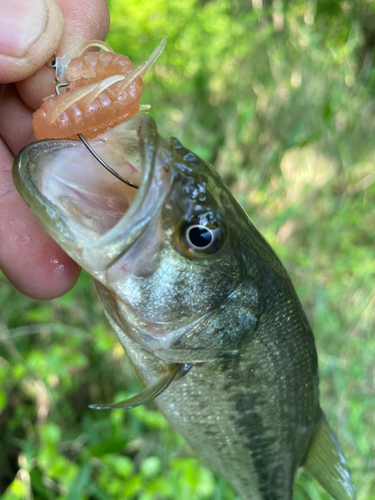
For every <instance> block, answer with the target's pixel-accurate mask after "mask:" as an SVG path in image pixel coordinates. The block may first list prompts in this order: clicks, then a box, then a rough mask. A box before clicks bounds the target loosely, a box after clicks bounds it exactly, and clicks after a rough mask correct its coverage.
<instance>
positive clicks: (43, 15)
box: [0, 0, 48, 57]
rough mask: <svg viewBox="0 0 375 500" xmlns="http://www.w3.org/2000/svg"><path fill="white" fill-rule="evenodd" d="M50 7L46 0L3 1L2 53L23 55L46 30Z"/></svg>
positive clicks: (0, 33) (0, 46)
mask: <svg viewBox="0 0 375 500" xmlns="http://www.w3.org/2000/svg"><path fill="white" fill-rule="evenodd" d="M47 18H48V9H47V6H46V4H45V2H44V0H17V1H14V0H8V1H4V2H2V5H1V16H0V54H4V55H7V56H11V57H22V56H24V55H25V54H26V52H27V50H28V48H29V47H30V45H31V44H32V43H33V42H34V41H35V40H36V39H37V38H38V37H39V36H40V34H41V33H42V32H43V31H44V29H45V27H46V24H47Z"/></svg>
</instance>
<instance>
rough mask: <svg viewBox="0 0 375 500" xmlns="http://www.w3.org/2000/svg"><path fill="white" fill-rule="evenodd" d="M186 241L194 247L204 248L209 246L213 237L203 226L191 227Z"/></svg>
mask: <svg viewBox="0 0 375 500" xmlns="http://www.w3.org/2000/svg"><path fill="white" fill-rule="evenodd" d="M187 239H188V241H189V242H190V243H191V244H192V245H194V246H195V247H197V248H205V247H208V246H209V245H210V244H211V242H212V239H213V235H212V232H211V231H209V230H208V229H206V228H205V227H203V226H193V227H191V228H190V229H189V230H188V234H187Z"/></svg>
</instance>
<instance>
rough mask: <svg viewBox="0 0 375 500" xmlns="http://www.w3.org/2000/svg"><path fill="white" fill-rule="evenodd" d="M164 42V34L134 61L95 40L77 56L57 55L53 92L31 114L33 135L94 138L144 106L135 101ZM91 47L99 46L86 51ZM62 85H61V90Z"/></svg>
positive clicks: (44, 137)
mask: <svg viewBox="0 0 375 500" xmlns="http://www.w3.org/2000/svg"><path fill="white" fill-rule="evenodd" d="M165 43H166V39H164V40H163V41H162V42H161V43H160V44H159V45H158V47H157V48H156V49H155V50H154V52H153V53H152V54H151V56H150V57H149V58H148V59H147V61H145V62H143V63H141V64H140V65H139V66H137V67H135V66H134V65H133V63H132V62H131V61H130V59H129V58H128V57H127V56H124V55H122V54H115V53H114V51H113V50H112V48H111V47H110V46H109V45H107V44H106V43H104V42H101V41H97V40H92V41H89V42H86V43H85V44H83V45H82V47H81V49H80V51H79V57H76V58H74V59H71V60H70V58H69V57H67V56H63V57H61V58H60V57H57V58H56V61H55V64H54V65H53V67H55V69H56V81H57V86H56V94H57V95H54V96H51V97H48V98H47V99H46V100H45V101H44V103H43V104H42V106H41V107H40V108H39V109H38V110H37V111H36V112H35V113H34V115H33V129H34V134H35V137H36V139H37V140H42V139H77V134H81V135H84V137H85V138H87V139H92V138H94V137H96V136H98V135H100V134H102V133H103V132H105V131H106V130H107V129H108V128H113V127H115V126H116V125H118V124H119V123H122V122H123V121H125V120H128V119H129V118H132V117H133V116H135V115H136V114H137V113H138V111H139V110H140V109H148V108H149V106H140V105H139V101H140V98H141V95H142V78H143V76H144V75H145V74H146V73H147V71H148V70H149V69H150V68H151V66H152V65H153V64H154V62H155V61H156V59H157V58H158V57H159V55H160V54H161V52H162V51H163V49H164V46H165ZM92 47H95V48H100V49H103V52H87V50H88V49H89V48H92ZM62 87H64V88H65V89H64V90H65V91H64V92H63V93H60V89H61V88H62Z"/></svg>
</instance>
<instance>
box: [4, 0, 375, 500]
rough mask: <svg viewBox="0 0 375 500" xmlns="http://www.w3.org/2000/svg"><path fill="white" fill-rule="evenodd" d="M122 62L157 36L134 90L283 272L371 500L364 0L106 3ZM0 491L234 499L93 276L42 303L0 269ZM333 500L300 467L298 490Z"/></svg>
mask: <svg viewBox="0 0 375 500" xmlns="http://www.w3.org/2000/svg"><path fill="white" fill-rule="evenodd" d="M110 9H111V14H112V27H111V32H110V35H109V38H108V41H109V43H110V44H111V45H112V46H113V47H114V48H115V50H116V51H117V52H122V53H126V54H128V55H129V56H130V57H131V59H132V60H133V61H134V62H136V63H137V62H141V61H143V60H145V59H146V58H147V56H148V55H149V54H150V53H151V51H152V50H153V48H154V47H155V46H156V45H157V43H159V41H160V40H161V39H162V38H163V37H165V36H168V44H167V47H166V49H165V51H164V54H163V55H162V56H161V58H160V60H159V61H158V63H157V65H156V67H155V70H154V72H153V73H152V74H151V75H150V76H148V77H147V79H146V85H145V92H144V97H143V99H142V101H143V103H150V104H151V105H152V110H151V113H152V115H153V116H154V118H155V119H156V122H157V123H158V127H159V130H160V131H161V133H162V134H163V135H166V136H167V135H175V136H176V137H178V138H179V139H180V140H181V141H182V142H183V143H184V144H185V146H187V147H188V148H190V149H192V150H194V151H195V152H196V153H198V154H199V155H201V156H202V157H204V158H205V159H207V160H209V161H211V162H212V163H213V164H214V165H215V167H216V168H217V169H218V170H219V172H220V173H221V174H222V176H223V177H224V179H225V180H226V182H227V183H228V184H229V185H230V187H231V188H232V190H233V192H234V193H235V194H236V196H237V198H238V199H239V200H240V202H241V203H242V204H243V205H244V207H245V208H246V210H247V212H248V213H249V215H250V217H251V218H252V219H253V221H254V222H255V224H256V225H257V226H258V228H259V229H260V230H261V231H262V232H263V234H264V235H265V236H266V237H267V239H268V240H269V241H270V242H271V244H272V245H273V246H274V248H275V249H276V251H277V253H278V254H279V256H280V257H281V258H282V260H283V262H284V264H285V266H286V267H287V269H288V270H289V272H290V274H291V276H292V278H293V281H294V283H295V285H296V287H297V290H298V293H299V296H300V297H301V300H302V302H303V304H304V307H305V309H306V311H307V314H308V316H309V319H310V321H311V323H312V326H313V329H314V332H315V337H316V344H317V348H318V352H319V361H320V378H321V385H320V388H321V400H322V406H323V408H324V410H325V412H326V414H327V416H328V419H329V421H330V423H331V425H332V427H333V428H334V429H335V431H336V432H337V433H338V436H339V439H340V442H341V444H342V447H343V449H344V451H345V453H346V456H347V458H348V461H349V463H350V465H351V468H352V471H353V477H354V480H355V482H356V485H357V488H358V498H359V500H365V499H366V500H374V499H375V448H374V446H375V362H374V360H375V336H374V323H375V314H374V311H375V310H374V305H375V295H374V275H375V264H374V262H375V249H374V232H375V171H374V166H373V164H374V153H375V147H374V141H373V138H374V135H375V122H374V116H375V113H374V107H375V106H374V102H375V101H374V88H375V86H374V83H375V70H374V63H373V57H374V44H375V2H374V1H373V0H345V1H342V2H340V1H337V0H308V1H306V0H289V1H288V0H284V1H283V0H273V1H272V2H271V1H270V0H252V2H250V1H249V0H247V1H246V0H242V1H241V0H233V1H229V0H216V1H205V0H184V1H183V2H181V1H177V0H169V1H165V0H147V1H145V0H143V1H140V0H138V1H136V0H133V1H132V2H128V1H125V0H112V1H111V2H110ZM0 304H1V313H0V336H1V342H0V411H1V413H0V436H1V441H0V488H1V490H0V491H1V492H2V497H1V498H2V499H4V500H20V499H28V500H31V499H32V498H34V499H40V500H50V499H61V500H76V499H87V500H89V499H90V500H120V499H125V498H126V499H131V500H151V499H152V500H155V499H157V500H169V499H176V498H177V499H179V500H184V499H189V500H203V499H213V500H224V499H225V500H231V499H232V500H233V499H235V498H236V495H235V493H234V492H233V491H232V489H231V488H230V487H229V486H228V485H227V484H226V483H225V482H224V481H223V479H221V478H220V477H218V476H217V475H216V474H215V473H214V472H212V471H211V470H210V469H209V468H208V467H207V466H206V465H205V464H204V463H202V462H200V461H197V460H194V459H185V458H180V456H181V455H182V453H180V451H179V449H180V447H181V445H182V439H181V438H180V437H179V436H177V435H176V434H175V433H174V432H173V430H171V429H170V427H169V426H168V424H167V423H166V422H165V421H164V419H163V417H162V416H161V415H160V414H159V413H158V412H157V411H156V407H155V406H154V405H153V404H149V405H147V408H144V407H140V408H137V409H135V410H132V411H130V412H126V411H113V412H95V411H93V410H88V409H87V404H89V403H90V402H93V401H97V400H103V401H112V400H114V399H115V398H124V397H126V396H129V395H130V394H133V393H135V392H136V391H138V390H139V388H140V386H139V382H138V381H137V379H136V377H135V375H134V374H133V371H132V369H131V367H130V366H129V365H128V364H127V362H126V360H125V356H124V354H123V352H122V350H121V348H120V347H119V345H118V343H117V341H116V340H115V338H114V335H113V334H112V333H111V332H110V329H109V327H108V325H107V323H106V321H105V319H104V316H103V312H102V308H101V305H100V303H99V301H98V299H97V298H96V295H95V292H94V290H93V286H92V283H91V280H90V278H89V277H88V276H87V275H82V276H81V279H80V281H79V283H78V285H77V286H76V287H75V289H74V290H73V291H72V292H70V293H69V294H67V295H66V296H65V297H62V298H61V299H59V300H55V301H53V302H36V301H33V300H31V299H28V298H26V297H24V296H22V295H21V294H19V293H18V292H16V291H15V290H14V289H12V287H11V286H10V285H9V284H8V283H7V281H6V280H5V278H4V277H0ZM308 499H309V500H318V499H322V500H328V496H327V494H325V493H324V492H323V491H322V489H321V488H320V487H319V485H317V483H316V482H315V481H313V480H312V479H311V478H310V477H309V476H308V475H307V474H306V473H304V472H301V473H300V474H299V476H298V478H297V482H296V489H295V500H308Z"/></svg>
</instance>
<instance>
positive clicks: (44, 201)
mask: <svg viewBox="0 0 375 500" xmlns="http://www.w3.org/2000/svg"><path fill="white" fill-rule="evenodd" d="M164 142H165V141H164V140H163V139H161V138H160V137H159V135H158V134H157V131H156V126H155V123H154V122H153V120H152V118H151V117H150V116H149V115H147V114H142V115H139V116H137V117H135V118H133V119H131V120H128V121H126V122H124V123H122V124H121V125H119V126H118V127H115V128H114V129H112V130H108V131H107V132H106V133H105V134H103V135H101V136H99V137H97V138H96V139H94V140H92V141H90V145H91V147H92V148H93V149H94V151H95V152H96V153H97V154H98V155H99V157H100V158H102V159H103V160H104V161H105V162H106V163H107V164H108V165H110V166H111V167H112V168H113V169H114V170H115V171H116V172H117V173H118V174H120V175H121V176H122V177H123V178H125V179H126V180H128V181H130V182H131V183H132V184H135V185H136V186H138V189H136V188H134V187H129V186H128V185H126V184H124V183H122V182H120V181H119V180H118V179H116V178H115V177H114V176H112V175H111V174H110V173H109V172H107V171H106V170H105V169H104V168H103V167H102V166H101V165H100V163H99V162H98V161H97V160H96V159H95V158H94V156H93V155H92V154H91V153H90V152H89V151H88V150H87V149H86V148H85V146H84V145H83V144H82V143H81V142H79V141H72V140H45V141H39V142H35V143H33V144H30V145H29V146H26V148H24V149H23V150H22V151H21V152H20V154H19V155H18V156H17V158H16V159H15V162H14V166H13V178H14V182H15V185H16V187H17V189H18V191H19V192H20V194H21V196H22V198H23V199H24V200H25V201H26V203H27V204H28V206H29V207H30V209H31V211H32V212H33V213H34V215H35V216H36V218H37V219H38V220H39V222H40V223H41V225H42V226H43V227H44V228H45V229H46V231H47V232H48V233H49V234H50V235H51V236H52V238H54V239H55V241H56V242H57V243H58V244H59V245H60V246H61V247H62V248H63V249H64V250H65V251H66V252H67V253H68V254H69V255H70V256H71V257H72V258H73V259H74V260H75V261H76V262H77V263H78V264H80V265H81V266H82V267H83V268H84V269H86V270H87V271H88V272H89V273H90V274H91V275H92V276H94V277H95V278H97V279H99V280H100V281H103V280H102V279H100V277H101V276H102V273H103V271H105V270H106V269H107V268H109V267H110V266H111V265H112V264H113V263H114V262H116V260H117V259H118V258H119V257H121V256H122V255H123V254H124V253H125V252H126V251H127V250H128V249H129V248H130V247H131V246H132V245H133V244H134V243H135V241H136V240H137V239H138V238H139V237H140V236H141V234H142V233H143V232H144V231H145V229H146V227H147V226H148V224H149V223H150V221H151V220H152V219H153V218H154V217H155V215H156V213H157V212H158V210H159V208H160V206H161V204H162V203H163V200H164V199H165V196H166V194H167V193H168V192H169V189H170V186H171V173H170V170H169V167H168V164H169V152H168V148H167V147H166V144H164Z"/></svg>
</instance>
